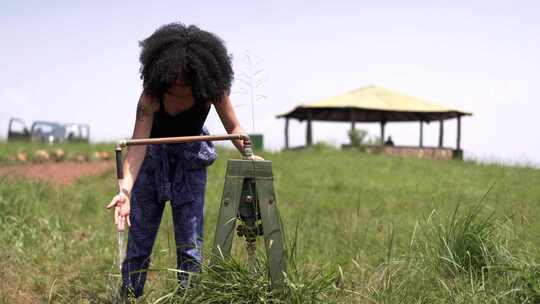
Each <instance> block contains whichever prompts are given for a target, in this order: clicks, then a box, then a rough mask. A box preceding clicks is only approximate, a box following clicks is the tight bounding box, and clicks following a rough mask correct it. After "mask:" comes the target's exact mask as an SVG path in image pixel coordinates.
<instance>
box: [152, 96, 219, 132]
mask: <svg viewBox="0 0 540 304" xmlns="http://www.w3.org/2000/svg"><path fill="white" fill-rule="evenodd" d="M209 111H210V106H208V105H207V104H206V103H204V102H195V104H194V105H193V106H192V107H191V108H189V109H187V110H185V111H183V112H180V113H178V114H176V115H170V114H168V113H167V112H166V111H165V106H164V105H163V98H162V99H161V100H160V101H159V110H158V111H157V112H156V113H154V121H153V123H152V131H151V132H150V138H160V137H175V136H193V135H201V132H202V127H203V125H204V121H205V120H206V117H207V116H208V112H209Z"/></svg>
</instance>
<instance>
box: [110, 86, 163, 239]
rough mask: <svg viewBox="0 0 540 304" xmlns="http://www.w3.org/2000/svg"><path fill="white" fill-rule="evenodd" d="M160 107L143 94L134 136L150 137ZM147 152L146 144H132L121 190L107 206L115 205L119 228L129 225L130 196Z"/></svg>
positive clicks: (124, 165)
mask: <svg viewBox="0 0 540 304" xmlns="http://www.w3.org/2000/svg"><path fill="white" fill-rule="evenodd" d="M158 108H159V104H157V103H155V102H153V101H152V98H151V97H150V96H148V95H145V94H142V95H141V97H140V98H139V102H138V103H137V115H136V119H135V127H134V129H133V138H148V137H149V136H150V131H151V129H152V122H153V120H154V112H155V111H157V109H158ZM145 154H146V145H142V146H130V147H129V148H128V152H127V156H126V159H125V161H124V164H123V167H124V172H125V174H124V178H123V179H122V185H121V189H120V190H121V191H120V193H118V194H117V195H116V196H114V197H113V199H112V200H111V202H110V203H109V205H107V208H112V207H114V223H115V225H116V228H117V229H118V230H124V229H125V223H126V222H127V224H128V225H129V224H130V223H129V213H130V196H131V189H132V188H133V184H134V183H135V180H136V179H137V175H138V174H139V169H140V168H141V165H142V162H143V160H144V156H145Z"/></svg>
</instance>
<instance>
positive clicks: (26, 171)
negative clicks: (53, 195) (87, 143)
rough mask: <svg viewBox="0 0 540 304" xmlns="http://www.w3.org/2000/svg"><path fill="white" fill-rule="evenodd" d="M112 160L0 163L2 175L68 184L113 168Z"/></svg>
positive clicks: (0, 173)
mask: <svg viewBox="0 0 540 304" xmlns="http://www.w3.org/2000/svg"><path fill="white" fill-rule="evenodd" d="M113 166H114V163H113V162H112V161H94V162H87V163H76V162H61V163H44V164H28V165H9V166H2V165H0V176H12V177H24V178H29V179H38V180H43V181H47V182H50V183H52V184H56V185H62V186H68V185H70V184H72V183H73V182H75V181H76V180H77V179H79V178H80V177H81V176H85V175H99V174H103V173H105V172H106V171H107V170H112V169H113Z"/></svg>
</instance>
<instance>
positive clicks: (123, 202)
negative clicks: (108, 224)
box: [107, 192, 131, 231]
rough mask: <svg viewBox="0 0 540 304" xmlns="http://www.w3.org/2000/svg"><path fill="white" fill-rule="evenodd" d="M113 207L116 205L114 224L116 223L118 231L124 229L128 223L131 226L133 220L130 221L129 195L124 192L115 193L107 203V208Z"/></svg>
mask: <svg viewBox="0 0 540 304" xmlns="http://www.w3.org/2000/svg"><path fill="white" fill-rule="evenodd" d="M112 207H114V224H115V225H116V229H118V231H124V229H125V228H126V223H127V225H128V227H129V226H131V222H130V221H129V209H130V203H129V196H128V195H127V194H126V193H124V192H120V193H119V194H117V195H115V196H114V197H113V199H112V200H111V202H110V203H109V204H108V205H107V209H111V208H112Z"/></svg>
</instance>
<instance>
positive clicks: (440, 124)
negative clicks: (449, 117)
mask: <svg viewBox="0 0 540 304" xmlns="http://www.w3.org/2000/svg"><path fill="white" fill-rule="evenodd" d="M443 138H444V121H443V120H442V119H441V120H439V148H442V147H443V144H444V142H443Z"/></svg>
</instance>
